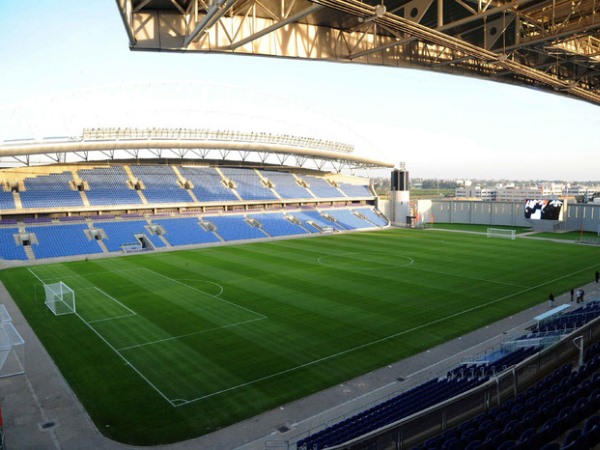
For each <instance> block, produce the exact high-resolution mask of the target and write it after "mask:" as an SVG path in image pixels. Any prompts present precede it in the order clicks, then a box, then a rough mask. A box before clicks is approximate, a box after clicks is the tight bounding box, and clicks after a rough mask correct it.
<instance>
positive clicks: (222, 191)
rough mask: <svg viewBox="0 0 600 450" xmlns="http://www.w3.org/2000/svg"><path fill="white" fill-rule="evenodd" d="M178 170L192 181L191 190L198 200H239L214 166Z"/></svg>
mask: <svg viewBox="0 0 600 450" xmlns="http://www.w3.org/2000/svg"><path fill="white" fill-rule="evenodd" d="M179 172H180V173H181V175H182V176H183V177H184V178H185V179H186V180H188V181H189V182H191V183H192V185H193V189H192V192H193V193H194V195H195V196H196V198H197V199H198V201H200V202H232V201H233V202H235V201H239V199H238V198H237V196H236V195H235V194H234V193H233V191H232V190H231V189H229V188H228V187H225V185H224V184H223V179H222V178H221V175H219V173H218V172H217V171H216V169H215V168H214V167H180V168H179Z"/></svg>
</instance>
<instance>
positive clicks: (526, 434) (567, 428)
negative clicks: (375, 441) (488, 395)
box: [415, 344, 600, 450]
mask: <svg viewBox="0 0 600 450" xmlns="http://www.w3.org/2000/svg"><path fill="white" fill-rule="evenodd" d="M599 350H600V348H599V346H598V344H595V345H594V346H592V348H590V349H589V350H588V351H587V352H586V357H585V362H584V364H583V365H582V366H581V367H579V368H578V369H576V370H573V368H572V365H570V364H566V365H563V366H562V367H561V368H559V369H557V370H555V371H554V372H552V373H551V374H550V375H548V376H546V377H544V378H543V379H541V380H540V381H538V382H537V383H536V384H535V385H534V386H532V387H530V388H529V389H527V390H526V391H525V392H524V393H522V394H520V395H519V396H518V397H517V398H516V399H510V400H507V401H505V402H503V403H502V404H501V405H500V406H498V407H495V408H492V409H490V411H488V412H486V413H483V414H480V415H478V416H477V417H475V418H473V419H470V420H467V421H464V422H462V423H461V424H460V425H459V426H457V427H454V428H452V429H449V430H446V431H445V432H444V433H443V434H441V435H439V436H436V437H433V438H430V439H428V440H427V441H426V442H425V443H423V445H421V446H419V447H416V448H415V450H417V449H418V450H421V449H422V450H426V449H434V448H465V449H466V448H469V449H500V448H505V449H509V448H510V449H519V450H529V449H536V448H546V446H547V445H552V447H553V448H558V449H560V448H562V449H589V448H594V446H595V445H597V444H599V443H600V419H599V416H598V415H596V413H597V411H598V409H599V408H600V374H599V373H597V371H598V368H599V367H600V355H599V354H600V351H599ZM563 435H565V437H564V439H563V438H561V436H563ZM556 441H558V442H561V441H562V442H563V444H562V446H561V445H560V444H559V443H558V442H556Z"/></svg>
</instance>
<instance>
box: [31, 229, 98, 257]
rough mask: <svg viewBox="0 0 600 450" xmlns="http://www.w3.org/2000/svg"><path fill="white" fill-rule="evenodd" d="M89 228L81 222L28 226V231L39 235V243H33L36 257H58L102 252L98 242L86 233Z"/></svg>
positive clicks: (32, 246)
mask: <svg viewBox="0 0 600 450" xmlns="http://www.w3.org/2000/svg"><path fill="white" fill-rule="evenodd" d="M88 229H89V228H88V226H87V224H84V223H79V224H73V225H48V226H37V227H27V228H26V231H27V232H35V235H36V237H37V240H38V243H37V244H32V245H31V248H32V250H33V253H34V254H35V256H36V258H57V257H61V256H72V255H91V254H95V253H102V249H101V248H100V246H99V245H98V243H97V242H96V241H95V240H93V239H90V238H89V237H88V236H87V235H86V234H85V230H88Z"/></svg>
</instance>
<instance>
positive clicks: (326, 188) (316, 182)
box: [303, 175, 344, 198]
mask: <svg viewBox="0 0 600 450" xmlns="http://www.w3.org/2000/svg"><path fill="white" fill-rule="evenodd" d="M303 178H304V180H305V181H306V183H307V184H308V186H309V189H310V191H311V192H312V193H313V194H314V195H315V196H316V197H317V198H343V197H344V194H342V193H341V192H340V191H339V190H338V189H336V188H335V187H333V186H332V185H331V184H329V182H328V181H327V180H325V179H324V178H319V177H315V176H312V175H307V176H304V177H303Z"/></svg>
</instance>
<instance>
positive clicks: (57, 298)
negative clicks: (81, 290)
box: [44, 281, 76, 316]
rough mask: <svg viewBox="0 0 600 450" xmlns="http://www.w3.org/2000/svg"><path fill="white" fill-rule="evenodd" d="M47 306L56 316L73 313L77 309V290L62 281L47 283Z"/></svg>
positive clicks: (45, 287) (45, 289) (45, 288)
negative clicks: (74, 290)
mask: <svg viewBox="0 0 600 450" xmlns="http://www.w3.org/2000/svg"><path fill="white" fill-rule="evenodd" d="M44 291H45V293H46V302H45V303H46V306H48V308H50V311H52V312H53V313H54V315H55V316H62V315H63V314H72V313H74V312H75V311H76V310H75V292H73V289H71V288H70V287H69V286H67V285H66V284H65V283H63V282H62V281H59V282H58V283H52V284H45V285H44Z"/></svg>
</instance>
